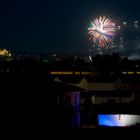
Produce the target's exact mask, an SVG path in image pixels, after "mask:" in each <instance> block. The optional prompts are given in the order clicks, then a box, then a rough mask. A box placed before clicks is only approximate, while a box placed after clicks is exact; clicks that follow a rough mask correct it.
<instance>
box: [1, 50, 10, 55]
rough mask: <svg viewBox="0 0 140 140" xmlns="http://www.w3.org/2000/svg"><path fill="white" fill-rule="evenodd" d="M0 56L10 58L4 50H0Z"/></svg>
mask: <svg viewBox="0 0 140 140" xmlns="http://www.w3.org/2000/svg"><path fill="white" fill-rule="evenodd" d="M0 56H11V53H9V52H8V51H7V50H6V49H0Z"/></svg>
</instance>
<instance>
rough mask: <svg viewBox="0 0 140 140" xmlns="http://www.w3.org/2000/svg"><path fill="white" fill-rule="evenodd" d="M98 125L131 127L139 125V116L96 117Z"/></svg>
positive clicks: (111, 115)
mask: <svg viewBox="0 0 140 140" xmlns="http://www.w3.org/2000/svg"><path fill="white" fill-rule="evenodd" d="M98 123H99V125H104V126H122V127H124V126H132V125H136V124H137V123H140V116H139V115H125V114H117V115H113V114H110V115H103V114H102V115H98Z"/></svg>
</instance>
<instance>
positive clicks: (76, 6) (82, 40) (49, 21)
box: [0, 0, 140, 58]
mask: <svg viewBox="0 0 140 140" xmlns="http://www.w3.org/2000/svg"><path fill="white" fill-rule="evenodd" d="M100 15H101V16H107V17H110V18H112V19H113V20H114V21H115V22H116V23H117V24H118V25H122V23H123V22H124V21H126V22H127V26H126V27H123V28H122V29H121V31H119V33H118V35H117V38H116V40H115V41H114V44H113V45H112V46H111V47H109V48H107V49H106V53H112V52H119V53H120V54H121V55H122V56H128V57H131V58H132V57H134V58H136V57H137V58H138V57H139V54H140V53H139V52H140V29H139V28H140V25H139V24H140V2H139V0H137V1H136V0H116V1H115V0H44V1H43V0H4V1H3V2H0V47H1V48H7V49H10V50H12V51H13V52H14V51H15V52H16V51H26V52H36V53H40V52H46V53H47V52H50V51H52V52H54V53H82V54H84V53H90V54H94V53H95V52H97V53H102V50H100V49H98V48H93V47H92V43H91V42H90V41H89V40H88V34H87V28H88V26H89V24H90V21H91V20H93V18H95V17H98V16H100ZM136 21H137V22H138V23H137V25H136V26H137V28H135V23H134V22H136ZM89 50H90V52H89Z"/></svg>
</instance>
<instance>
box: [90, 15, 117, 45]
mask: <svg viewBox="0 0 140 140" xmlns="http://www.w3.org/2000/svg"><path fill="white" fill-rule="evenodd" d="M88 34H89V36H90V37H89V40H92V41H93V43H94V44H95V45H96V46H98V47H107V46H108V45H109V44H111V43H112V42H113V40H114V38H115V35H116V26H115V23H113V22H112V21H111V20H110V19H109V18H106V17H99V18H96V19H94V20H93V22H91V26H90V27H89V28H88Z"/></svg>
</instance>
